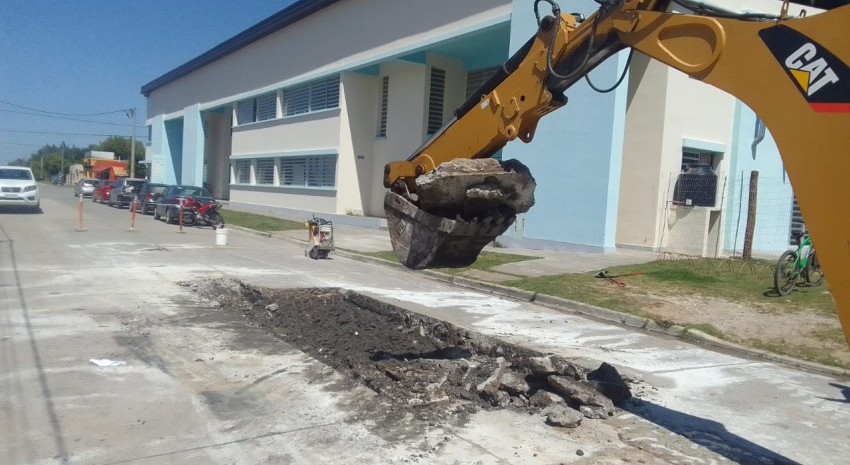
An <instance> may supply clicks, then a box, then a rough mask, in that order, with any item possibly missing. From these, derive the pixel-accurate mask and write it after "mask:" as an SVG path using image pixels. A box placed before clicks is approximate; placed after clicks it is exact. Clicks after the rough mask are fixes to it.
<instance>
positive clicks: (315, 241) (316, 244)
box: [305, 215, 334, 260]
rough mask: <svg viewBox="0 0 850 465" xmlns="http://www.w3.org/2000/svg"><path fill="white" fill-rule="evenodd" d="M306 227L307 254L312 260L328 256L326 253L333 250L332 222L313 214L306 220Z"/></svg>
mask: <svg viewBox="0 0 850 465" xmlns="http://www.w3.org/2000/svg"><path fill="white" fill-rule="evenodd" d="M307 229H308V234H309V237H308V238H307V250H306V251H305V253H306V254H307V256H308V257H310V258H312V259H313V260H318V259H320V258H328V254H329V253H331V252H333V250H334V224H333V222H332V221H328V220H325V219H322V218H318V217H317V216H315V215H313V218H311V219H309V220H307Z"/></svg>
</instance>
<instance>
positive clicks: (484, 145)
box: [384, 0, 850, 342]
mask: <svg viewBox="0 0 850 465" xmlns="http://www.w3.org/2000/svg"><path fill="white" fill-rule="evenodd" d="M541 2H543V3H548V4H549V5H550V6H551V7H552V10H553V14H552V15H550V16H546V17H543V18H540V17H539V15H538V18H539V29H538V32H537V34H536V35H535V37H533V38H532V39H531V40H530V41H529V42H528V43H526V44H525V46H523V47H522V48H521V49H520V50H519V51H518V52H517V53H516V54H514V56H512V57H511V58H510V60H509V61H508V62H507V63H506V64H505V65H504V66H503V68H502V70H501V71H500V72H499V73H497V74H496V75H495V76H494V77H493V78H492V79H490V80H489V81H488V82H487V83H485V84H484V86H482V88H481V89H479V91H478V92H477V93H476V94H475V95H474V96H473V97H472V98H470V100H468V101H467V102H465V103H464V105H462V106H461V107H460V108H459V109H458V110H457V111H456V113H455V115H456V116H455V118H454V119H453V120H452V121H450V122H448V123H447V124H446V125H445V126H444V127H443V128H442V129H441V130H440V131H439V132H438V133H437V134H435V135H434V136H433V137H432V138H431V139H430V140H429V141H427V142H426V143H425V144H424V145H423V146H422V147H421V148H419V149H418V150H417V151H416V152H415V153H414V154H413V155H411V156H410V157H409V158H408V160H406V161H399V162H393V163H390V164H388V165H387V166H386V168H385V173H384V174H385V176H384V185H385V186H386V187H388V188H390V191H389V192H388V194H387V199H386V201H385V208H386V211H387V218H388V221H389V225H390V235H391V239H392V240H393V245H394V248H395V249H396V253H397V254H398V255H399V258H400V259H401V260H402V263H404V264H406V265H407V266H409V267H411V268H425V267H429V266H453V265H454V266H457V265H465V264H468V263H469V262H471V261H474V258H475V257H476V256H477V254H478V253H479V252H480V250H481V248H482V247H483V246H484V245H485V244H486V243H488V242H489V241H490V240H492V239H493V238H495V237H496V236H498V235H500V234H501V233H503V232H504V231H505V230H506V229H507V227H508V226H509V225H510V223H511V222H512V221H513V216H512V215H513V214H515V213H516V212H518V211H521V210H518V209H517V208H516V206H515V205H510V207H511V208H502V209H495V208H489V209H486V211H485V210H478V211H476V213H475V215H474V216H470V215H466V216H464V215H455V217H454V218H453V217H452V209H453V208H454V209H457V210H460V208H461V207H460V206H459V204H440V203H439V202H437V204H436V205H435V204H434V202H430V203H427V202H425V203H423V200H425V199H424V198H425V197H428V196H434V195H435V194H433V193H432V191H431V190H427V189H428V187H427V183H422V182H418V180H419V178H421V177H423V176H424V175H426V174H429V173H433V172H434V170H435V169H436V168H437V167H439V166H440V165H441V164H443V163H445V162H449V161H452V160H454V159H457V158H461V159H481V158H487V157H490V156H491V155H493V154H494V153H495V152H497V151H498V150H499V149H501V148H502V147H503V146H504V145H505V144H506V143H507V142H509V141H511V140H514V139H516V138H519V139H520V140H522V141H524V142H529V141H530V140H531V139H532V138H533V137H534V131H535V128H536V126H537V122H538V121H539V119H540V118H541V117H543V116H544V115H546V114H547V113H549V112H551V111H553V110H555V109H557V108H559V107H561V106H563V105H565V104H566V100H567V99H566V97H564V95H563V92H564V91H565V90H566V89H568V88H569V87H570V86H571V85H572V84H574V83H575V82H576V81H578V80H579V79H582V78H583V77H584V76H585V75H587V73H589V72H590V71H591V70H592V69H593V68H594V67H595V66H597V65H598V64H599V63H601V62H602V61H604V60H605V59H606V58H608V57H610V56H611V55H612V54H614V53H617V52H618V51H620V50H622V49H624V48H628V47H631V48H633V49H634V50H637V51H640V52H641V53H644V54H645V55H647V56H649V57H651V58H654V59H656V60H658V61H660V62H663V63H665V64H666V65H668V66H670V67H673V68H675V69H678V70H680V71H682V72H684V73H686V74H687V75H689V76H691V77H692V78H694V79H698V80H700V81H703V82H706V83H708V84H711V85H713V86H715V87H718V88H720V89H722V90H724V91H726V92H728V93H729V94H731V95H733V96H735V97H737V98H738V99H740V100H741V101H742V102H744V103H745V104H747V105H748V106H749V107H750V108H751V109H752V110H753V111H754V112H755V113H756V114H757V115H758V116H759V118H761V120H762V121H763V122H764V124H765V126H766V127H767V128H768V129H769V130H770V132H771V134H772V135H773V138H774V140H775V142H776V145H777V147H778V149H779V152H780V154H781V156H782V160H783V162H784V164H785V168H786V170H787V172H788V176H789V178H790V180H791V183H792V185H793V187H794V192H795V195H796V197H797V201H798V203H799V205H800V210H801V212H802V213H803V216H804V218H805V219H806V226H807V228H808V229H809V232H810V234H811V237H812V240H813V242H814V244H815V245H816V246H817V250H818V256H819V257H820V261H821V264H822V267H823V269H824V273H825V275H826V276H827V277H828V280H829V285H830V291H831V293H832V296H833V298H834V299H835V302H836V306H837V308H838V316H839V319H840V321H841V325H842V327H843V328H844V333H845V336H846V338H847V340H848V342H850V214H848V213H846V212H844V211H843V209H844V208H845V206H846V205H850V189H847V188H845V187H846V186H844V183H845V182H847V181H846V178H847V176H848V175H850V137H848V134H847V131H850V68H848V61H850V34H848V33H847V31H846V30H845V29H844V28H845V27H846V25H847V24H850V5H848V6H843V7H839V8H835V9H832V10H829V11H826V12H823V13H820V14H816V15H812V16H809V17H793V18H792V17H788V16H787V15H786V13H787V8H788V3H787V1H786V2H785V3H784V4H783V7H782V10H781V11H780V13H779V15H777V16H768V15H759V14H732V13H728V12H722V11H720V10H711V9H707V8H706V7H705V5H704V4H702V3H698V2H692V1H689V0H688V1H686V0H679V1H677V2H676V3H679V4H682V5H683V6H685V7H687V8H688V9H690V10H692V11H695V12H698V13H701V14H678V13H672V12H669V11H668V9H669V6H670V5H669V4H670V3H671V2H670V1H651V0H604V1H600V2H599V3H600V4H601V5H602V6H601V8H600V9H599V10H598V11H597V12H595V13H594V14H593V15H591V16H590V17H589V18H587V20H584V21H581V22H579V21H578V19H577V18H576V17H575V16H574V15H569V14H564V13H560V11H559V9H558V6H557V4H555V3H554V2H553V1H551V0H536V1H535V11H537V8H538V5H539V4H540V3H541ZM451 176H452V175H447V176H446V177H448V178H450V177H451ZM432 177H433V176H432ZM511 182H514V181H507V183H508V184H510V183H511ZM523 182H524V181H523ZM509 187H510V189H509V190H510V192H511V193H513V192H514V191H516V190H518V188H517V186H516V185H512V186H509ZM449 188H452V189H457V188H458V187H457V186H455V185H450V186H449ZM444 191H445V189H444V190H442V191H441V190H437V191H436V192H441V194H440V195H441V196H443V197H446V196H445V195H444V193H445V192H444ZM503 191H504V189H503ZM511 195H513V194H511ZM511 195H506V197H510V196H511ZM423 205H427V206H425V207H423ZM489 207H493V205H489ZM528 207H530V205H528ZM427 210H430V211H427ZM437 210H439V211H437ZM476 238H477V240H474V239H476ZM435 264H437V265H435Z"/></svg>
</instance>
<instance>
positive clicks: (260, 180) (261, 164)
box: [257, 158, 275, 185]
mask: <svg viewBox="0 0 850 465" xmlns="http://www.w3.org/2000/svg"><path fill="white" fill-rule="evenodd" d="M274 161H275V159H274V158H258V159H257V184H267V185H273V184H274Z"/></svg>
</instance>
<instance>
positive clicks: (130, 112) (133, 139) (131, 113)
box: [127, 107, 136, 178]
mask: <svg viewBox="0 0 850 465" xmlns="http://www.w3.org/2000/svg"><path fill="white" fill-rule="evenodd" d="M127 117H129V118H133V129H132V130H131V132H130V177H131V178H135V177H136V107H133V108H130V109H129V110H127Z"/></svg>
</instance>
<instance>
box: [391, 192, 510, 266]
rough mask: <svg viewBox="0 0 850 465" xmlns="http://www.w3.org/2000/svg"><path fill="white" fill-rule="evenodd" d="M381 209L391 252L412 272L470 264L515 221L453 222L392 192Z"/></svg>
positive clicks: (504, 218) (494, 218) (491, 218)
mask: <svg viewBox="0 0 850 465" xmlns="http://www.w3.org/2000/svg"><path fill="white" fill-rule="evenodd" d="M384 210H385V212H386V214H387V227H388V229H389V232H390V241H391V242H392V246H393V251H395V254H396V256H397V257H398V259H399V261H400V262H401V264H402V265H404V266H406V267H407V268H411V269H415V270H418V269H423V268H460V267H464V266H469V265H471V264H472V263H474V262H475V260H476V259H477V258H478V254H479V253H480V252H481V249H483V248H484V246H485V245H487V244H488V243H490V242H492V241H493V240H494V239H496V238H497V237H498V236H500V235H501V234H502V233H504V232H505V231H506V230H507V229H508V227H510V225H511V224H513V222H514V220H515V219H516V216H515V215H510V216H504V215H499V214H496V215H491V216H485V217H481V218H475V219H474V220H472V221H465V220H462V219H455V220H452V219H448V218H444V217H442V216H437V215H432V214H431V213H428V212H426V211H424V210H421V209H420V208H418V207H417V206H416V205H414V204H413V203H411V202H410V201H408V200H407V199H406V198H404V197H402V196H400V195H398V194H396V193H393V192H387V194H386V196H385V197H384Z"/></svg>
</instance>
